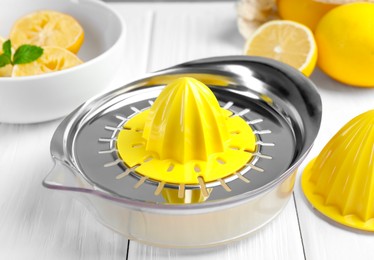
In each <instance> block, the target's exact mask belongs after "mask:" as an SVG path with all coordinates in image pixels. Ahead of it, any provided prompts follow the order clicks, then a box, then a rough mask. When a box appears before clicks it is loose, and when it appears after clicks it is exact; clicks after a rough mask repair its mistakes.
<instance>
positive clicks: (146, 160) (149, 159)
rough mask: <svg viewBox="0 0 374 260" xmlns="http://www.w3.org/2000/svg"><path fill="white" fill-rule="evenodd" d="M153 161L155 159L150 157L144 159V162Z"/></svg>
mask: <svg viewBox="0 0 374 260" xmlns="http://www.w3.org/2000/svg"><path fill="white" fill-rule="evenodd" d="M152 159H153V157H152V156H148V157H147V158H145V159H144V161H143V162H149V161H151V160H152Z"/></svg>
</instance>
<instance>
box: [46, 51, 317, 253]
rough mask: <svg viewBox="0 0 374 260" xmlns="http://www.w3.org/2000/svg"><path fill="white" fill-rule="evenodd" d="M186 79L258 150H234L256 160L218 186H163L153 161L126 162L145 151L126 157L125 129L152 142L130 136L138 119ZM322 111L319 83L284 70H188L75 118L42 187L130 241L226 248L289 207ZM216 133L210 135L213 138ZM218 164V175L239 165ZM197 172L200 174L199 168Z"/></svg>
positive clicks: (93, 103) (206, 63) (207, 65)
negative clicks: (240, 125)
mask: <svg viewBox="0 0 374 260" xmlns="http://www.w3.org/2000/svg"><path fill="white" fill-rule="evenodd" d="M185 77H189V78H194V79H196V80H198V81H199V82H202V83H204V84H205V85H206V86H208V87H209V89H210V91H212V92H213V93H214V96H215V98H216V100H217V101H218V103H217V104H218V106H219V107H220V109H222V110H224V111H226V112H227V113H228V116H227V119H230V120H231V119H232V118H237V119H238V120H239V119H240V121H241V122H245V125H246V127H249V128H248V129H250V131H251V135H253V144H252V148H251V150H248V149H249V148H240V147H241V145H243V147H246V144H245V142H242V143H243V144H238V145H237V146H238V147H230V149H231V150H239V152H241V153H242V154H245V155H247V154H249V157H248V158H249V159H246V160H248V161H247V162H245V163H244V164H243V165H242V166H240V167H237V168H235V170H233V171H232V172H230V173H229V174H226V175H222V176H218V177H217V178H216V179H207V178H206V177H204V178H202V177H197V180H196V182H190V183H189V182H186V183H183V182H180V181H175V182H173V179H172V178H169V179H165V180H163V179H162V178H161V179H158V177H157V175H153V174H154V173H157V171H158V169H159V168H157V167H158V166H157V165H156V164H153V165H154V166H152V167H151V168H150V167H148V170H145V171H146V172H147V171H148V172H149V173H150V175H147V174H144V173H143V172H142V171H141V170H140V169H143V168H144V167H143V165H147V163H148V160H151V159H152V158H151V159H149V158H148V157H144V158H143V157H142V158H143V159H142V160H143V161H141V162H135V163H133V164H131V163H129V162H127V161H126V160H125V158H124V157H127V156H129V157H131V156H133V155H134V156H136V155H137V152H136V151H137V150H136V149H138V148H139V146H142V144H137V143H136V142H135V143H133V144H132V145H131V147H130V148H128V150H127V151H126V149H125V151H124V153H122V154H121V151H119V150H120V149H119V148H120V144H119V142H120V139H121V140H122V139H123V141H124V142H125V141H126V140H127V137H126V136H125V137H121V135H122V134H121V133H124V131H125V130H128V131H130V130H131V131H132V134H133V135H136V134H138V136H140V137H141V136H144V133H143V129H140V128H136V127H134V128H132V129H130V128H131V127H129V126H128V124H130V122H131V120H132V122H133V121H134V120H135V121H136V118H139V117H141V114H142V113H143V112H144V111H147V110H149V109H150V107H151V106H152V105H153V104H155V102H157V100H156V98H157V97H158V96H161V95H160V93H161V92H162V90H163V89H166V88H165V86H166V85H168V84H172V82H174V81H175V80H177V79H180V78H185ZM165 91H166V90H165ZM175 99H176V98H174V99H173V98H169V100H168V102H171V100H175ZM155 100H156V101H155ZM209 102H210V101H207V103H209ZM214 102H215V101H214ZM166 103H167V102H166ZM198 110H199V108H197V110H196V111H198ZM165 111H168V110H165ZM209 113H210V112H209ZM321 113H322V112H321V99H320V96H319V94H318V92H317V89H316V87H315V86H314V85H313V83H312V82H311V81H310V80H309V79H307V78H306V77H304V76H303V75H302V74H301V73H299V72H298V71H296V70H295V69H293V68H291V67H289V66H287V65H284V64H281V63H279V62H276V61H273V60H269V59H265V58H259V57H244V56H226V57H216V58H209V59H202V60H196V61H192V62H188V63H184V64H181V65H177V66H174V67H171V68H168V69H165V70H162V71H158V72H156V73H153V74H150V75H149V76H148V77H146V78H143V79H140V80H138V81H135V82H132V83H130V84H127V85H125V86H123V87H121V88H119V89H116V90H114V91H112V92H109V93H106V94H104V95H102V96H99V97H97V98H94V99H92V100H89V101H87V102H86V103H84V104H83V105H82V106H80V107H79V108H77V109H76V110H75V111H74V112H72V113H71V114H70V115H69V116H67V117H66V118H65V119H64V121H63V122H62V123H61V124H60V126H59V127H58V128H57V130H56V132H55V134H54V136H53V138H52V142H51V154H52V157H53V159H54V161H55V166H54V168H53V169H52V170H51V172H50V173H49V175H48V176H47V177H46V179H45V180H44V182H43V185H44V186H45V187H47V188H50V189H58V190H65V191H71V193H70V194H72V195H74V196H75V197H76V198H77V199H78V200H80V201H81V202H82V203H83V204H84V205H86V206H87V207H88V208H89V209H91V211H92V212H93V213H94V214H95V216H96V217H97V219H98V220H99V221H100V222H101V223H103V224H104V225H106V226H107V227H109V228H111V229H113V230H115V231H116V232H118V233H121V234H123V235H125V236H126V237H128V238H130V239H134V240H137V241H140V242H144V243H147V244H152V245H157V246H164V247H206V246H213V245H219V244H223V243H227V242H229V241H232V240H235V239H238V238H241V237H243V236H245V235H247V234H249V233H251V232H253V231H255V230H257V229H258V228H260V227H261V226H263V225H265V224H266V223H268V222H269V221H270V220H271V219H273V218H274V217H275V216H276V215H277V214H278V213H279V212H280V211H281V210H282V209H283V207H284V206H285V205H286V203H287V202H288V200H289V198H290V197H291V194H292V191H293V187H294V181H295V175H296V171H297V168H298V166H299V165H300V164H301V162H302V161H303V160H304V158H305V157H306V155H307V153H308V152H309V150H310V149H311V147H312V144H313V142H314V140H315V138H316V136H317V133H318V130H319V127H320V122H321ZM202 121H204V120H202ZM134 124H135V125H136V123H134ZM144 129H145V128H144ZM200 130H201V129H200ZM200 130H199V131H200ZM144 131H146V130H144ZM202 131H204V130H202ZM209 131H213V130H209ZM209 131H206V133H202V134H204V135H205V136H208V137H209V133H211V132H209ZM239 132H240V129H239V130H238V131H236V130H235V131H231V132H230V134H232V135H237V134H238V133H239ZM156 134H157V132H156ZM121 142H122V141H121ZM180 142H182V141H180ZM217 142H218V141H217ZM177 143H178V139H176V140H174V141H173V143H172V144H171V147H174V146H175V145H177ZM212 143H215V142H214V140H213V141H212ZM175 147H177V146H175ZM167 148H168V147H166V148H165V149H167ZM130 149H133V150H131V151H130ZM142 149H143V148H142ZM170 149H172V148H170ZM196 149H202V148H201V147H200V145H198V148H196ZM204 149H205V148H204ZM143 152H144V150H143ZM169 152H170V153H171V154H172V155H171V156H173V154H174V153H176V152H177V151H172V150H171V151H169ZM235 152H237V151H235ZM214 160H215V162H214V163H215V164H214V165H215V166H214V167H218V168H217V169H218V172H219V171H220V169H221V168H219V167H222V169H223V168H224V166H225V165H223V164H230V163H231V162H232V161H236V158H233V159H232V160H227V161H224V160H221V159H217V158H215V159H214ZM170 162H171V163H170ZM168 163H169V164H168V165H169V166H168V167H166V168H165V169H164V171H165V174H169V173H172V172H173V167H174V164H175V163H174V162H173V161H170V160H169V161H168ZM155 165H156V166H155ZM170 165H171V166H170ZM142 167H143V168H142ZM150 169H151V170H150ZM191 171H192V172H193V173H194V174H195V175H196V176H200V175H199V173H200V171H201V169H200V168H198V169H196V166H194V168H191ZM188 174H189V173H188Z"/></svg>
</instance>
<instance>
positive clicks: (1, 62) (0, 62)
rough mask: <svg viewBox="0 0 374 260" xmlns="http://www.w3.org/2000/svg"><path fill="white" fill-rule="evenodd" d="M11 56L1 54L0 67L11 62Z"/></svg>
mask: <svg viewBox="0 0 374 260" xmlns="http://www.w3.org/2000/svg"><path fill="white" fill-rule="evenodd" d="M10 63H11V62H10V58H9V57H8V56H7V55H5V54H4V53H3V54H1V55H0V68H1V67H4V66H6V65H8V64H10Z"/></svg>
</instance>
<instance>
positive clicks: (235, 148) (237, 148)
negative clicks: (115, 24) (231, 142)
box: [229, 146, 240, 151]
mask: <svg viewBox="0 0 374 260" xmlns="http://www.w3.org/2000/svg"><path fill="white" fill-rule="evenodd" d="M229 148H230V149H231V150H236V151H238V150H240V148H239V147H237V146H230V147H229Z"/></svg>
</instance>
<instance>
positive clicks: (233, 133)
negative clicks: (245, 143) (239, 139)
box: [230, 130, 240, 135]
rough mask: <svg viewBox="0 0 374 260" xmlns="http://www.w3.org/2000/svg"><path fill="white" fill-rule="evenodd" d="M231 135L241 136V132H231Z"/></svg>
mask: <svg viewBox="0 0 374 260" xmlns="http://www.w3.org/2000/svg"><path fill="white" fill-rule="evenodd" d="M230 134H231V135H238V134H240V131H239V130H235V131H231V132H230Z"/></svg>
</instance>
